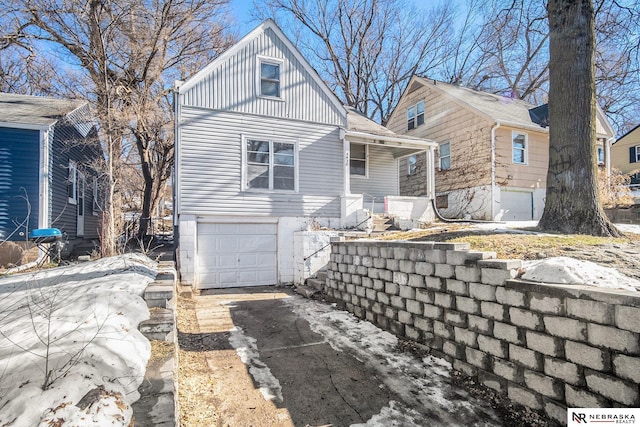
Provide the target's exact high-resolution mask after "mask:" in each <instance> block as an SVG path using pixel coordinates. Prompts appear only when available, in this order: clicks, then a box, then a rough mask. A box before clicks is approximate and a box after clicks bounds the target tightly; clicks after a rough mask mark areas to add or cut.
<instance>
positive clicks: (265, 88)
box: [258, 58, 282, 98]
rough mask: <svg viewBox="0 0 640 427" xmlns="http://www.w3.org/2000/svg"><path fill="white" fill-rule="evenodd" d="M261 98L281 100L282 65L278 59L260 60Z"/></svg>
mask: <svg viewBox="0 0 640 427" xmlns="http://www.w3.org/2000/svg"><path fill="white" fill-rule="evenodd" d="M258 63H259V65H260V67H259V68H260V69H259V73H260V96H267V97H271V98H280V86H281V85H280V83H281V80H280V77H281V65H282V63H281V62H280V61H278V60H276V59H270V58H269V59H267V58H260V59H259V60H258Z"/></svg>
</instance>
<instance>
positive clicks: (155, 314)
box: [138, 307, 174, 341]
mask: <svg viewBox="0 0 640 427" xmlns="http://www.w3.org/2000/svg"><path fill="white" fill-rule="evenodd" d="M150 312H151V318H150V319H148V320H145V321H143V322H140V325H138V329H139V330H140V332H142V335H144V336H145V337H147V339H149V340H158V341H173V326H174V325H173V311H172V310H169V309H166V308H157V307H154V308H152V309H151V311H150Z"/></svg>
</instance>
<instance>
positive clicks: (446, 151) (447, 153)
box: [438, 142, 451, 171]
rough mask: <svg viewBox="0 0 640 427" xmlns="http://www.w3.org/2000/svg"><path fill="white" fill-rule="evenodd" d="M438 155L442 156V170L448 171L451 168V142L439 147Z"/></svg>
mask: <svg viewBox="0 0 640 427" xmlns="http://www.w3.org/2000/svg"><path fill="white" fill-rule="evenodd" d="M438 156H439V157H440V170H443V171H446V170H449V169H451V143H449V142H445V143H444V144H440V146H439V147H438Z"/></svg>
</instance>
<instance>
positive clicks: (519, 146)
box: [512, 132, 528, 165]
mask: <svg viewBox="0 0 640 427" xmlns="http://www.w3.org/2000/svg"><path fill="white" fill-rule="evenodd" d="M512 141H513V143H512V156H513V163H517V164H521V165H526V164H527V160H528V159H527V134H526V133H520V132H513V140H512Z"/></svg>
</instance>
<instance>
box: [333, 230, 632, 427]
mask: <svg viewBox="0 0 640 427" xmlns="http://www.w3.org/2000/svg"><path fill="white" fill-rule="evenodd" d="M495 258H496V255H495V253H490V252H474V251H470V250H469V245H467V244H461V243H433V242H386V241H354V242H336V243H333V244H332V254H331V257H330V262H329V265H328V267H329V268H328V278H327V293H328V294H329V295H330V296H332V297H333V298H336V299H338V300H342V301H344V302H345V303H346V306H347V309H348V310H349V311H351V312H352V313H354V314H355V315H356V316H358V317H360V318H362V319H366V320H368V321H371V322H373V323H375V324H376V325H378V326H380V327H381V328H383V329H386V330H388V331H390V332H392V333H394V334H396V335H397V336H400V337H404V338H408V339H411V340H414V341H417V342H419V343H422V344H425V345H427V346H429V347H430V348H431V349H432V351H433V353H434V354H435V355H437V356H440V357H443V358H445V359H447V360H448V361H449V362H451V363H452V365H453V367H454V368H455V369H457V370H459V371H462V372H464V373H466V374H468V375H470V376H473V377H475V378H477V379H478V380H479V381H480V382H481V383H483V384H484V385H486V386H487V387H490V388H492V389H494V390H496V391H498V392H500V393H504V394H506V395H508V396H509V398H511V400H513V401H514V402H517V403H520V404H522V405H525V406H528V407H530V408H533V409H536V410H542V411H544V412H545V413H546V414H547V415H548V416H549V417H550V418H552V419H555V420H557V421H558V422H560V423H566V408H567V407H637V406H640V385H639V383H640V295H639V294H638V293H637V292H629V291H619V290H607V289H600V288H593V287H586V286H573V285H546V284H535V283H530V282H524V281H520V280H514V278H515V277H516V274H517V271H518V269H519V268H520V267H521V264H522V263H521V261H519V260H498V259H495Z"/></svg>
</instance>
